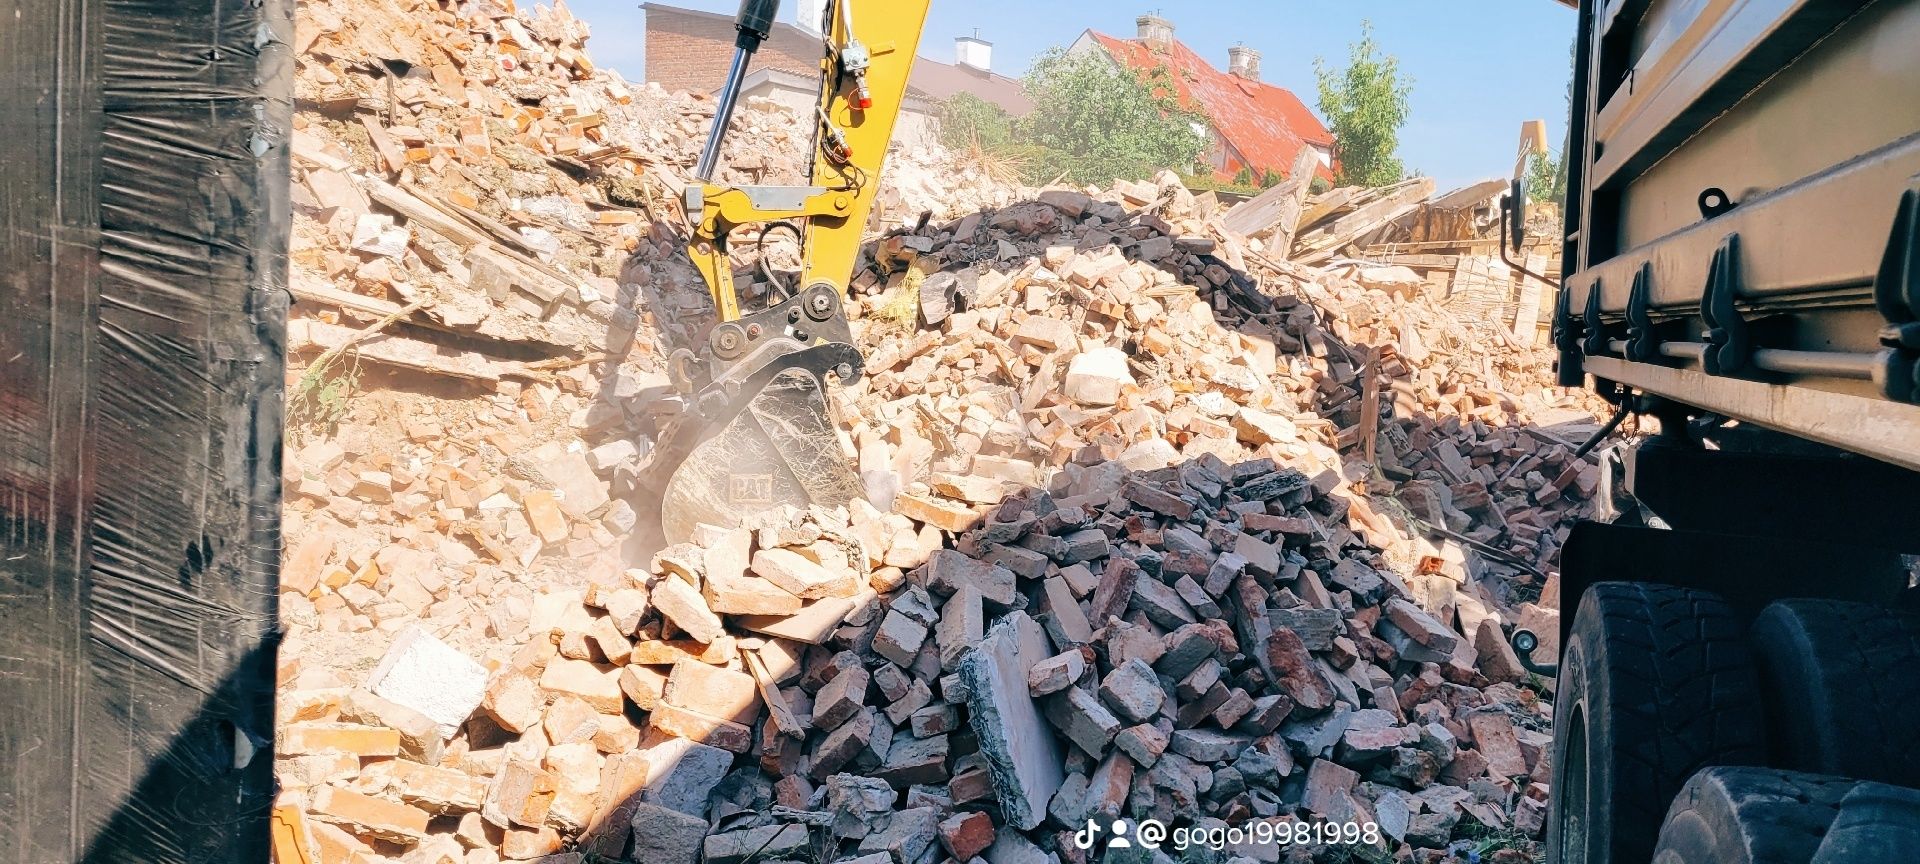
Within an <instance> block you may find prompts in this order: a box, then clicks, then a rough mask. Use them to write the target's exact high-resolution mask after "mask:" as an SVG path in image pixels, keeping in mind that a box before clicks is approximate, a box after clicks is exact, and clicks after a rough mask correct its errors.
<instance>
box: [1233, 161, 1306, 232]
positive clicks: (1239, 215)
mask: <svg viewBox="0 0 1920 864" xmlns="http://www.w3.org/2000/svg"><path fill="white" fill-rule="evenodd" d="M1319 160H1320V157H1319V155H1318V154H1316V153H1315V152H1314V150H1313V148H1311V147H1302V148H1300V154H1299V155H1298V156H1296V157H1295V158H1294V160H1293V171H1292V172H1291V173H1289V174H1288V175H1287V179H1286V180H1285V181H1284V182H1282V183H1280V184H1279V185H1277V186H1274V187H1273V188H1272V189H1268V190H1267V191H1265V192H1262V193H1260V194H1259V195H1256V196H1254V197H1252V198H1249V199H1247V200H1245V201H1242V202H1240V203H1239V204H1236V205H1234V207H1233V209H1232V210H1228V211H1227V215H1226V218H1225V219H1223V220H1222V224H1224V225H1225V226H1226V228H1227V230H1228V231H1232V232H1234V233H1235V234H1239V235H1240V236H1242V237H1252V236H1254V235H1256V234H1259V233H1262V232H1264V231H1267V230H1269V229H1272V231H1273V232H1274V233H1273V238H1274V239H1273V242H1272V243H1271V244H1269V246H1270V248H1273V249H1278V250H1286V249H1291V248H1293V233H1294V230H1295V229H1296V228H1298V227H1299V221H1300V210H1301V209H1302V208H1303V207H1305V206H1306V203H1307V188H1308V187H1309V186H1312V185H1313V176H1314V173H1313V168H1314V164H1315V163H1316V162H1318V161H1319Z"/></svg>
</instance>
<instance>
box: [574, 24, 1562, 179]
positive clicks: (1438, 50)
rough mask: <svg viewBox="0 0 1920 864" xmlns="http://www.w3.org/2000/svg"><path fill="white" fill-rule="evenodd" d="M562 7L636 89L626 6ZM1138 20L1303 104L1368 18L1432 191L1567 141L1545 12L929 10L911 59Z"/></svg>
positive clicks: (1551, 29) (1554, 33) (1032, 46)
mask: <svg viewBox="0 0 1920 864" xmlns="http://www.w3.org/2000/svg"><path fill="white" fill-rule="evenodd" d="M666 2H669V3H671V4H672V5H678V6H686V7H689V8H694V9H704V10H707V11H711V12H723V13H726V14H728V15H731V14H733V12H734V11H735V10H736V9H738V8H739V3H738V0H666ZM795 5H796V4H795V3H794V0H786V2H784V3H782V8H781V18H782V20H785V21H789V22H791V21H792V20H793V14H794V8H795ZM568 7H569V8H571V9H572V10H573V12H574V14H575V15H577V16H579V17H580V18H582V19H584V20H585V21H587V22H588V23H589V24H591V25H592V27H593V38H592V40H591V41H589V42H588V43H587V45H588V48H589V49H590V51H591V53H592V55H593V58H594V62H596V63H598V64H600V65H602V66H610V67H613V68H616V69H619V70H620V71H621V73H622V74H624V75H625V76H626V77H627V78H629V79H631V80H636V81H637V80H641V79H642V78H643V77H644V73H645V70H646V66H645V45H646V29H645V15H646V13H644V12H642V11H641V10H640V8H639V0H569V2H568ZM1147 11H1158V12H1159V13H1160V14H1161V15H1162V16H1164V17H1166V18H1168V19H1170V20H1172V21H1173V23H1174V27H1175V35H1176V36H1177V37H1179V38H1180V39H1181V40H1182V41H1184V42H1186V43H1187V45H1188V46H1189V47H1191V48H1193V49H1194V50H1195V51H1197V52H1199V53H1200V54H1201V56H1203V57H1206V58H1208V59H1210V60H1213V61H1214V63H1215V65H1217V66H1220V67H1222V68H1224V67H1225V66H1226V62H1227V48H1228V47H1229V46H1231V45H1233V44H1235V43H1236V42H1244V43H1246V44H1247V45H1249V46H1251V47H1253V48H1255V49H1257V50H1259V51H1260V54H1261V61H1260V65H1261V77H1262V78H1263V79H1264V80H1267V81H1270V82H1272V83H1274V84H1278V85H1280V86H1282V87H1286V88H1288V89H1291V90H1293V91H1294V92H1295V93H1298V94H1300V97H1301V98H1302V99H1303V100H1305V101H1306V103H1307V104H1308V105H1310V106H1311V105H1313V104H1314V99H1315V96H1314V92H1315V91H1314V83H1313V82H1314V79H1313V58H1314V57H1315V56H1320V57H1325V58H1326V59H1327V60H1328V62H1330V63H1344V62H1345V59H1346V54H1347V45H1348V44H1349V43H1351V42H1352V41H1353V40H1354V39H1355V38H1357V37H1358V35H1359V32H1360V22H1361V20H1362V19H1367V20H1371V21H1372V22H1373V24H1374V33H1375V38H1376V39H1377V40H1378V41H1379V42H1380V43H1381V45H1382V47H1383V48H1384V49H1385V50H1386V51H1387V52H1388V53H1390V54H1393V55H1395V56H1397V57H1399V58H1400V66H1401V71H1402V73H1403V74H1404V75H1408V76H1411V77H1412V79H1413V114H1412V117H1411V118H1410V119H1409V120H1408V122H1407V126H1406V128H1405V129H1404V130H1402V132H1401V137H1400V155H1401V158H1402V160H1404V161H1405V162H1406V164H1407V167H1408V168H1409V169H1417V170H1419V171H1421V172H1423V173H1425V174H1429V175H1431V176H1433V178H1434V179H1435V181H1436V182H1437V183H1438V184H1439V185H1440V186H1441V187H1442V188H1443V189H1444V188H1447V187H1451V186H1458V185H1465V184H1467V183H1471V182H1473V181H1475V180H1482V179H1486V178H1488V177H1496V176H1504V175H1506V174H1508V173H1509V172H1511V171H1512V168H1513V153H1514V148H1515V146H1516V144H1517V142H1518V140H1519V135H1520V124H1521V122H1522V121H1524V120H1528V119H1535V118H1539V119H1545V120H1546V121H1547V125H1548V131H1549V134H1550V138H1549V140H1551V141H1552V142H1553V144H1554V146H1555V147H1558V146H1560V142H1561V140H1562V138H1563V137H1564V135H1565V134H1566V133H1565V130H1566V89H1567V77H1568V68H1567V67H1568V54H1567V49H1568V46H1569V45H1570V44H1571V43H1572V41H1573V27H1574V13H1573V10H1571V9H1568V8H1566V7H1564V6H1561V5H1560V4H1558V3H1556V2H1553V0H1465V2H1442V0H1210V2H1186V3H1174V2H1169V0H1140V2H1137V3H1133V4H1128V3H1116V2H1113V0H934V3H933V11H932V14H931V16H930V18H929V22H928V27H927V31H926V34H925V36H924V37H923V39H922V41H921V52H920V53H921V54H923V55H924V56H927V57H931V58H933V59H935V60H941V61H946V62H952V61H953V39H954V37H956V36H963V35H969V34H972V33H973V32H974V30H976V29H978V30H979V32H980V37H981V38H983V39H986V40H988V41H990V42H992V43H993V51H994V54H993V66H994V70H995V71H998V72H1003V73H1006V74H1009V75H1018V74H1020V73H1022V72H1024V71H1025V70H1026V68H1027V64H1028V63H1029V62H1030V61H1031V60H1032V59H1033V57H1034V56H1036V55H1038V54H1039V53H1040V52H1042V51H1045V50H1046V49H1047V48H1049V47H1051V46H1054V45H1066V44H1068V43H1070V42H1072V41H1073V40H1074V38H1075V37H1077V36H1078V35H1079V34H1080V32H1081V31H1082V30H1084V29H1087V28H1093V29H1095V30H1099V31H1101V32H1103V33H1110V34H1114V35H1118V36H1128V37H1131V36H1132V35H1133V34H1134V19H1135V18H1136V17H1138V16H1139V15H1140V13H1142V12H1147Z"/></svg>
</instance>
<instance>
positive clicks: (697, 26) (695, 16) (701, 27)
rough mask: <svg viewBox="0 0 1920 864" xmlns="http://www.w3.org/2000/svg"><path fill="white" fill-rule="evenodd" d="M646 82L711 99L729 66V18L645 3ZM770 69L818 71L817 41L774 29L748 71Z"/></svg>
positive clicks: (783, 27) (731, 35)
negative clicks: (700, 94) (707, 94)
mask: <svg viewBox="0 0 1920 864" xmlns="http://www.w3.org/2000/svg"><path fill="white" fill-rule="evenodd" d="M645 8H646V12H647V80H648V81H657V82H659V83H660V86H662V87H665V88H666V89H668V90H686V91H688V92H692V93H711V92H713V91H714V90H717V89H719V87H720V84H721V83H722V82H724V81H725V80H726V77H727V65H728V64H729V63H731V62H732V61H733V38H734V29H733V18H732V16H727V15H713V14H709V13H704V12H692V11H687V10H681V9H674V8H671V7H663V6H660V5H657V4H653V3H649V4H647V5H646V7H645ZM769 66H771V67H773V68H775V69H779V70H782V71H785V72H792V73H795V74H799V75H816V74H818V73H819V70H820V40H819V38H818V37H816V36H813V35H810V34H808V33H806V32H804V31H802V30H800V29H799V28H797V27H794V26H793V25H791V24H777V25H775V26H774V31H773V35H772V36H771V37H770V38H768V39H767V41H766V43H765V44H763V45H761V46H760V51H759V52H758V53H756V54H754V56H753V67H752V68H753V69H754V70H758V69H764V68H767V67H769Z"/></svg>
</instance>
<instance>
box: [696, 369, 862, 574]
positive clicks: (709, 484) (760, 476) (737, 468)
mask: <svg viewBox="0 0 1920 864" xmlns="http://www.w3.org/2000/svg"><path fill="white" fill-rule="evenodd" d="M828 349H841V350H834V351H830V350H828ZM849 359H850V360H851V362H852V363H853V364H855V365H854V366H853V368H854V369H857V368H858V366H857V364H858V362H859V356H858V354H857V353H855V352H853V350H852V348H851V347H850V346H846V345H826V346H821V347H818V348H814V349H810V350H808V351H803V352H799V354H796V355H791V356H790V357H788V358H783V361H782V362H778V363H776V364H774V365H773V366H772V367H770V368H768V369H764V370H761V372H759V373H757V374H755V375H754V376H752V377H751V378H749V379H748V381H747V382H746V383H745V384H744V385H743V386H742V387H741V388H740V389H739V391H738V392H737V394H736V395H734V396H733V397H732V398H730V399H727V400H726V401H725V404H723V405H722V406H721V407H720V408H719V409H718V410H717V411H711V412H707V413H706V414H705V415H704V416H703V417H700V418H689V422H688V423H686V424H684V425H683V426H681V427H679V428H676V430H675V432H674V433H673V435H672V436H671V438H672V440H671V442H670V443H669V444H668V445H667V448H664V449H668V451H669V452H668V453H667V454H663V455H669V458H671V456H672V455H675V454H677V453H684V454H685V455H684V456H682V457H681V458H680V460H679V463H678V466H677V467H674V468H673V469H672V472H673V473H672V475H671V476H670V477H668V478H667V480H666V482H665V489H664V491H663V494H662V497H661V504H660V528H661V533H662V536H663V538H664V539H665V540H666V542H668V543H679V542H683V541H686V540H689V539H691V538H692V536H693V528H694V526H695V525H698V524H701V523H706V524H709V525H719V526H722V527H732V526H736V525H739V524H741V523H742V522H743V520H745V519H746V517H748V516H750V515H752V514H754V513H758V512H763V511H767V510H773V509H776V508H779V507H782V506H792V507H797V508H804V507H806V506H808V505H809V504H819V505H822V506H834V505H841V504H846V503H847V502H849V501H851V500H853V499H854V498H856V497H859V496H861V495H862V494H864V493H863V491H862V489H861V485H860V480H859V478H858V477H856V476H855V475H854V473H853V469H852V468H851V467H849V466H848V464H847V460H846V457H845V456H844V455H843V454H842V452H841V449H840V438H839V435H838V433H837V432H836V431H835V430H836V428H837V424H836V422H835V419H834V417H833V412H832V409H831V407H830V405H829V404H828V401H827V394H826V388H827V386H829V384H828V379H827V372H826V371H825V370H824V369H822V368H811V367H819V366H821V365H822V364H823V363H824V362H825V361H826V360H836V361H839V362H834V363H831V364H826V366H825V368H827V369H831V368H838V369H840V370H842V371H845V370H846V369H847V368H848V367H847V365H846V363H847V361H848V360H849ZM809 360H812V361H816V362H813V363H809V362H807V361H809ZM715 395H716V396H717V395H718V394H715Z"/></svg>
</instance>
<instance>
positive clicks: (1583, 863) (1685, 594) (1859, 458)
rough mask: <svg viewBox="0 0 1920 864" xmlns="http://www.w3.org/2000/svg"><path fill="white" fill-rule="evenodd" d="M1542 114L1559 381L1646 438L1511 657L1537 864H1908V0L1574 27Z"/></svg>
mask: <svg viewBox="0 0 1920 864" xmlns="http://www.w3.org/2000/svg"><path fill="white" fill-rule="evenodd" d="M1571 115H1572V116H1571V118H1570V124H1569V147H1568V160H1567V161H1568V178H1569V182H1568V188H1569V190H1570V191H1569V193H1568V200H1567V202H1566V204H1567V207H1566V210H1565V214H1566V216H1565V226H1566V228H1565V240H1564V242H1565V266H1564V269H1565V274H1566V275H1565V281H1564V284H1563V289H1562V290H1561V292H1560V294H1559V298H1558V302H1557V305H1556V308H1555V311H1554V316H1553V330H1552V333H1553V342H1554V347H1555V349H1556V351H1557V352H1558V365H1557V369H1558V375H1559V383H1560V384H1561V385H1562V386H1591V387H1592V388H1594V389H1595V390H1596V391H1597V392H1598V393H1599V394H1600V395H1602V396H1603V397H1605V398H1606V399H1607V400H1608V401H1609V402H1610V403H1612V404H1613V405H1614V406H1616V409H1617V413H1616V414H1615V417H1614V423H1613V424H1611V425H1610V428H1611V426H1617V425H1618V424H1619V422H1620V421H1621V420H1623V419H1624V418H1625V417H1627V416H1629V415H1642V416H1645V417H1649V418H1652V419H1651V421H1649V422H1647V423H1646V424H1644V425H1645V426H1646V427H1655V426H1657V428H1658V433H1657V434H1651V435H1645V436H1642V437H1638V438H1637V439H1635V440H1632V441H1631V442H1630V443H1627V444H1624V445H1617V446H1615V447H1613V448H1611V449H1610V450H1607V451H1602V452H1603V453H1605V454H1606V456H1605V460H1606V462H1607V464H1608V465H1609V467H1610V474H1609V476H1610V477H1615V478H1618V482H1617V483H1614V484H1612V485H1611V489H1610V491H1609V493H1608V499H1609V504H1610V506H1609V507H1607V508H1606V509H1607V510H1608V513H1607V517H1608V518H1606V519H1605V520H1596V521H1592V522H1587V523H1583V524H1581V525H1579V526H1578V527H1577V528H1576V529H1575V530H1574V531H1573V533H1572V536H1571V537H1570V538H1569V540H1568V542H1567V544H1566V547H1565V549H1564V552H1563V558H1562V562H1561V571H1560V583H1559V584H1560V588H1559V590H1560V596H1561V598H1562V603H1563V607H1562V608H1563V609H1564V610H1565V614H1564V615H1563V616H1562V619H1561V625H1560V632H1558V633H1543V634H1537V636H1538V638H1539V639H1540V640H1541V641H1543V642H1544V641H1546V640H1551V639H1554V638H1555V637H1557V639H1558V664H1557V670H1553V671H1557V673H1558V674H1557V679H1556V682H1555V683H1556V687H1555V689H1556V693H1555V698H1556V702H1555V711H1556V716H1555V729H1554V752H1553V765H1554V774H1555V776H1554V778H1553V783H1552V792H1551V795H1552V798H1551V802H1550V808H1549V820H1550V821H1549V825H1548V832H1547V833H1548V847H1549V852H1548V860H1549V861H1552V862H1560V864H1576V862H1577V864H1597V862H1646V861H1661V862H1682V861H1684V862H1689V864H1716V862H1734V861H1742V862H1745V861H1777V862H1809V861H1816V862H1822V864H1826V862H1838V861H1899V860H1906V861H1910V860H1914V856H1916V855H1920V791H1915V790H1916V789H1920V746H1916V743H1915V742H1916V741H1920V712H1916V711H1915V710H1914V708H1915V706H1916V705H1920V672H1917V671H1916V666H1915V663H1916V661H1920V616H1917V615H1915V614H1914V613H1913V612H1910V611H1907V610H1908V608H1909V607H1910V600H1909V598H1910V596H1911V594H1912V586H1913V582H1914V568H1913V561H1914V559H1913V558H1912V557H1910V555H1911V553H1915V552H1920V500H1917V498H1916V496H1917V495H1920V474H1916V473H1915V471H1916V470H1920V404H1916V403H1920V365H1917V364H1920V179H1917V178H1920V3H1916V2H1904V0H1881V2H1858V0H1823V2H1807V0H1799V2H1790V0H1782V2H1766V3H1719V2H1666V0H1582V2H1581V3H1580V4H1579V25H1578V35H1577V43H1576V58H1575V67H1574V86H1573V95H1572V111H1571ZM1525 198H1526V195H1525V190H1524V189H1523V188H1521V187H1520V184H1516V188H1515V190H1514V194H1513V195H1510V196H1509V197H1508V199H1507V200H1508V206H1507V208H1506V209H1507V211H1508V213H1507V217H1508V221H1509V223H1510V224H1511V225H1512V226H1514V227H1515V228H1516V229H1517V228H1518V226H1520V225H1523V224H1524V222H1525V215H1526V213H1525V209H1524V201H1525ZM1515 233H1516V234H1517V233H1518V232H1517V231H1516V232H1515ZM1510 242H1511V241H1510ZM1553 647H1554V646H1552V645H1550V644H1549V645H1546V646H1544V648H1543V650H1544V651H1551V650H1552V648H1553Z"/></svg>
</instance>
